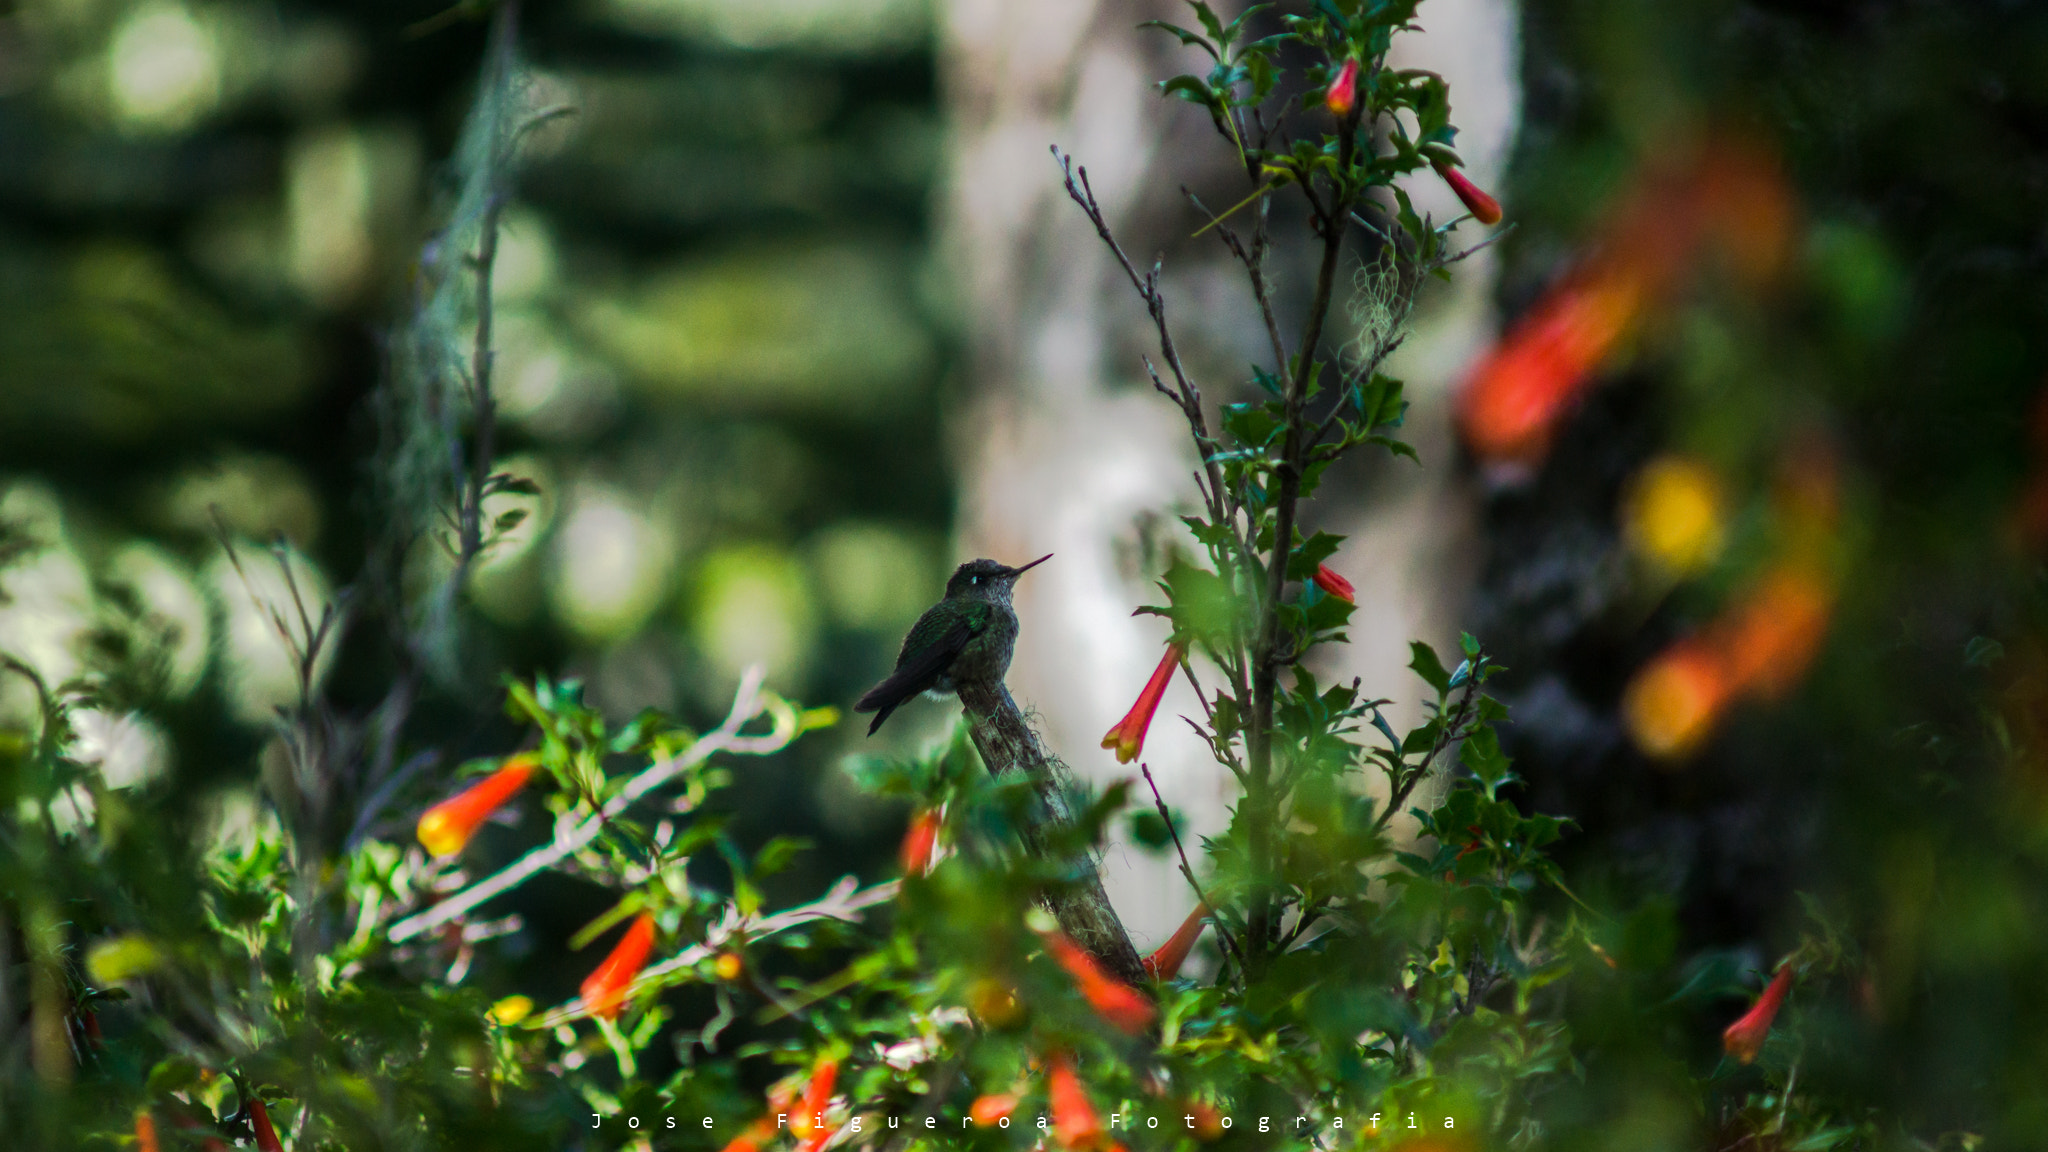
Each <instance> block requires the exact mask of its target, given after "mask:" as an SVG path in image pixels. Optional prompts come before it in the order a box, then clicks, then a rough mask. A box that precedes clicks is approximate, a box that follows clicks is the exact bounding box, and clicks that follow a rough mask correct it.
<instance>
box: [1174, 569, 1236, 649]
mask: <svg viewBox="0 0 2048 1152" xmlns="http://www.w3.org/2000/svg"><path fill="white" fill-rule="evenodd" d="M1160 583H1161V584H1162V585H1164V586H1165V588H1166V594H1167V596H1168V598H1169V599H1171V600H1172V602H1173V606H1172V607H1171V608H1169V609H1168V610H1167V615H1168V616H1169V618H1170V619H1172V621H1173V625H1174V627H1173V630H1174V633H1175V634H1176V635H1177V636H1179V637H1181V638H1182V639H1183V640H1200V641H1202V642H1204V643H1207V644H1208V645H1210V646H1211V647H1213V648H1222V647H1226V646H1228V644H1229V643H1230V639H1231V637H1232V636H1233V635H1234V634H1235V632H1236V626H1237V617H1238V602H1237V596H1236V595H1235V594H1234V593H1232V591H1231V589H1230V585H1229V583H1228V582H1226V581H1225V580H1224V579H1223V577H1221V576H1218V575H1216V574H1215V573H1214V572H1210V571H1208V570H1206V569H1202V568H1197V567H1195V566H1194V565H1192V564H1189V563H1186V562H1185V561H1180V560H1176V561H1174V564H1173V566H1172V567H1171V568H1168V569H1167V570H1166V577H1165V579H1164V580H1162V581H1160Z"/></svg>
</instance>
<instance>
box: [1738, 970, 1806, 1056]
mask: <svg viewBox="0 0 2048 1152" xmlns="http://www.w3.org/2000/svg"><path fill="white" fill-rule="evenodd" d="M1791 990H1792V966H1791V965H1790V964H1786V965H1784V966H1782V967H1780V968H1779V969H1778V974H1777V975H1776V976H1773V977H1771V983H1770V986H1769V987H1768V988H1765V989H1764V994H1763V995H1761V996H1759V997H1757V998H1756V1003H1755V1004H1753V1005H1751V1006H1750V1009H1749V1011H1747V1012H1744V1013H1743V1014H1742V1018H1741V1019H1740V1020H1737V1021H1736V1022H1735V1023H1733V1024H1730V1025H1729V1026H1728V1027H1727V1028H1726V1029H1725V1030H1724V1031H1723V1032H1722V1033H1721V1047H1723V1048H1725V1049H1727V1050H1728V1054H1729V1055H1730V1056H1733V1057H1735V1058H1736V1059H1737V1060H1740V1061H1741V1062H1742V1063H1744V1064H1748V1063H1751V1062H1752V1061H1754V1060H1755V1059H1756V1055H1757V1053H1759V1052H1761V1051H1763V1048H1764V1037H1766V1036H1769V1035H1770V1034H1771V1021H1772V1019H1774V1018H1775V1017H1776V1016H1777V1015H1778V1008H1779V1006H1781V1005H1783V1004H1784V1003H1785V993H1787V992H1790V991H1791Z"/></svg>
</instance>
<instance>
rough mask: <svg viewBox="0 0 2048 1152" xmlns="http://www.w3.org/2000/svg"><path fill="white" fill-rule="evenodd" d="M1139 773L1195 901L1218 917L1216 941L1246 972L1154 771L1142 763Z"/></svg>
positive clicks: (1238, 968) (1234, 943)
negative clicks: (1192, 861) (1190, 859)
mask: <svg viewBox="0 0 2048 1152" xmlns="http://www.w3.org/2000/svg"><path fill="white" fill-rule="evenodd" d="M1138 771H1139V772H1141V773H1143V774H1144V777H1145V784H1146V786H1147V787H1149V788H1151V789H1152V803H1153V804H1154V805H1156V806H1157V807H1158V808H1159V818H1160V819H1161V820H1163V821H1165V822H1166V833H1167V835H1169V836H1171V837H1173V850H1174V852H1175V853H1177V854H1178V855H1179V856H1180V874H1181V875H1183V876H1185V877H1187V878H1188V887H1190V888H1193V889H1194V890H1195V899H1197V900H1200V901H1201V902H1202V907H1204V908H1207V909H1208V910H1209V912H1210V914H1211V915H1213V916H1215V917H1216V939H1217V940H1218V941H1220V942H1221V943H1222V945H1223V951H1224V952H1225V953H1226V954H1227V955H1229V956H1230V957H1231V959H1232V960H1234V961H1235V962H1236V963H1237V970H1238V971H1239V972H1240V973H1242V972H1244V971H1245V967H1244V957H1243V956H1241V955H1239V954H1238V952H1237V942H1236V941H1234V940H1232V939H1231V938H1230V933H1229V932H1226V931H1224V925H1223V913H1222V910H1221V909H1219V908H1217V906H1216V903H1215V901H1213V900H1211V899H1209V894H1208V893H1207V892H1204V891H1203V890H1202V882H1201V881H1199V880H1197V879H1195V868H1194V865H1192V864H1189V863H1188V850H1187V847H1186V846H1185V845H1183V844H1182V843H1181V842H1180V829H1178V828H1175V827H1174V826H1173V813H1172V812H1170V811H1168V810H1167V807H1166V798H1165V797H1163V796H1161V795H1160V794H1159V782H1158V781H1157V780H1154V779H1152V769H1151V768H1150V767H1149V766H1148V765H1146V764H1145V763H1144V762H1142V761H1140V762H1139V764H1138Z"/></svg>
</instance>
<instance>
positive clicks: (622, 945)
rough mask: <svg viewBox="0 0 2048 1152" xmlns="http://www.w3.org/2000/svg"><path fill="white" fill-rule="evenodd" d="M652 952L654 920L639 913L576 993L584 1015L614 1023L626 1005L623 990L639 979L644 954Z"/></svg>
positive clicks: (624, 991) (648, 915)
mask: <svg viewBox="0 0 2048 1152" xmlns="http://www.w3.org/2000/svg"><path fill="white" fill-rule="evenodd" d="M653 950H654V917H653V915H652V914H650V913H647V912H642V913H641V914H640V915H638V916H636V917H634V918H633V924H632V926H631V927H629V928H627V929H626V934H625V935H624V936H621V937H620V938H619V943H618V945H617V946H616V947H614V948H613V949H612V952H611V955H609V956H606V957H605V958H604V962H603V963H602V964H599V965H598V966H597V967H596V968H595V969H594V970H592V972H591V973H590V975H588V976H586V977H584V978H583V986H582V988H581V989H580V991H581V992H582V994H583V1009H584V1011H586V1012H589V1013H590V1014H591V1015H592V1016H602V1017H604V1018H605V1019H607V1020H616V1019H618V1018H619V1010H620V1009H622V1008H624V1007H625V1005H626V990H627V989H628V988H630V987H631V986H632V984H633V978H634V977H636V976H638V975H640V969H642V968H644V967H646V966H647V954H648V953H649V952H651V951H653Z"/></svg>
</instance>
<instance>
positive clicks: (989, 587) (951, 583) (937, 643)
mask: <svg viewBox="0 0 2048 1152" xmlns="http://www.w3.org/2000/svg"><path fill="white" fill-rule="evenodd" d="M1050 558H1051V556H1050V554H1047V555H1045V556H1040V557H1039V558H1038V559H1036V560H1033V561H1032V562H1031V563H1030V564H1026V565H1024V566H1023V567H1022V568H1011V567H1009V566H1008V565H1004V564H998V563H996V562H995V561H994V560H970V561H968V562H967V563H965V564H962V565H961V566H960V567H959V568H958V569H956V570H955V571H954V573H953V578H952V579H951V580H948V581H947V582H946V598H945V599H944V600H941V601H939V602H938V603H937V604H934V605H933V606H932V607H931V608H930V609H928V610H927V611H926V612H925V614H924V615H922V616H920V617H918V618H917V623H916V624H913V625H911V627H910V635H908V636H906V637H904V638H903V651H902V652H901V653H900V654H898V655H897V657H896V670H895V671H893V672H891V673H890V674H889V678H888V679H886V680H884V681H882V682H881V683H880V684H877V685H875V686H874V687H873V688H871V689H869V690H868V693H867V695H865V696H862V697H861V698H860V703H858V704H855V705H854V706H853V710H854V711H856V712H874V713H876V716H875V721H874V723H872V724H870V725H868V735H870V736H872V735H874V734H875V730H876V729H877V728H880V727H881V726H882V721H884V720H887V719H888V718H889V713H891V712H894V711H895V710H896V706H897V705H899V704H901V703H903V702H904V701H905V700H908V699H910V698H911V697H912V696H916V695H918V694H919V693H921V692H929V693H932V694H934V695H950V694H951V693H952V692H954V691H955V685H956V684H957V683H959V682H960V681H963V680H964V681H967V682H970V683H986V682H990V681H1000V680H1001V679H1002V678H1003V673H1005V672H1007V671H1009V668H1010V653H1011V651H1012V650H1013V649H1014V648H1015V647H1016V644H1017V613H1016V611H1015V610H1014V609H1012V608H1011V607H1010V590H1011V589H1012V588H1013V587H1014V586H1015V584H1016V581H1017V577H1019V576H1021V575H1023V574H1024V572H1025V571H1026V570H1027V569H1030V568H1032V567H1034V566H1035V565H1038V564H1041V563H1044V562H1045V561H1046V560H1048V559H1050Z"/></svg>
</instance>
